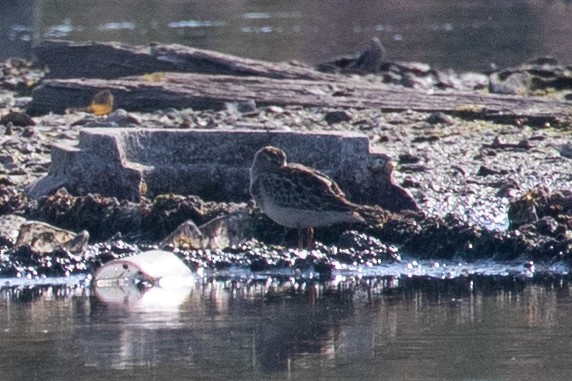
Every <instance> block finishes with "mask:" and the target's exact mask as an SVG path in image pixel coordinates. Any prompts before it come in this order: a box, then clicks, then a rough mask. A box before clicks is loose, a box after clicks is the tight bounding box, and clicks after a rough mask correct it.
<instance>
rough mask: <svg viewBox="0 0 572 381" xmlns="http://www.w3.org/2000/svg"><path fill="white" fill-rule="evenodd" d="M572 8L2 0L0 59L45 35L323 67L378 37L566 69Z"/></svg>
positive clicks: (402, 50) (480, 65)
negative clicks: (548, 60)
mask: <svg viewBox="0 0 572 381" xmlns="http://www.w3.org/2000/svg"><path fill="white" fill-rule="evenodd" d="M570 20H572V3H571V2H570V1H567V0H501V1H481V0H466V1H444V0H441V1H401V0H383V1H382V0H373V1H367V2H366V1H360V2H357V3H356V2H354V1H343V0H327V1H298V0H291V1H261V0H256V1H248V2H242V1H233V0H214V1H200V0H186V1H184V0H147V1H139V0H124V1H111V0H99V1H96V2H94V1H86V0H80V1H77V0H3V1H2V2H0V58H4V57H7V56H10V55H21V56H25V57H29V56H30V47H31V45H32V44H33V43H34V42H35V41H38V40H40V39H43V38H64V39H71V40H76V41H87V40H102V41H109V40H117V41H122V42H129V43H140V44H147V43H149V42H154V41H156V42H162V43H171V42H177V43H183V44H187V45H191V46H195V47H200V48H207V49H213V50H217V51H222V52H227V53H232V54H236V55H239V56H246V57H253V58H261V59H266V60H292V59H298V60H302V61H306V62H310V63H317V62H323V61H326V60H329V59H331V58H332V57H335V56H337V55H340V54H347V53H351V52H355V51H359V50H361V49H364V48H366V47H367V46H368V43H367V41H368V40H369V39H370V38H372V37H373V36H378V37H379V38H380V40H381V41H382V42H383V43H384V44H385V45H386V47H387V48H388V52H389V55H388V58H389V59H391V60H416V61H422V62H428V63H430V64H433V65H436V66H437V67H440V68H449V67H451V68H455V69H476V70H487V69H489V68H490V65H491V64H496V65H498V66H499V67H505V66H511V65H516V64H518V63H520V62H522V61H524V60H527V59H530V58H532V57H536V56H539V55H547V54H550V55H555V56H557V57H559V58H560V59H561V60H562V61H563V62H568V63H572V39H571V38H570V36H571V35H572V22H570Z"/></svg>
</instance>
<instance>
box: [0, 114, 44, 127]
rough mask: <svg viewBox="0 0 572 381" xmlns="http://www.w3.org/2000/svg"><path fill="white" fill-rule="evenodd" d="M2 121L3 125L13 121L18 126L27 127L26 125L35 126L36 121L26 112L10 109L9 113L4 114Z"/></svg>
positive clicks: (0, 121) (0, 120)
mask: <svg viewBox="0 0 572 381" xmlns="http://www.w3.org/2000/svg"><path fill="white" fill-rule="evenodd" d="M0 123H1V124H3V125H7V124H8V123H12V124H13V125H14V126H18V127H26V126H35V125H36V122H34V120H33V119H32V118H31V117H30V116H29V115H28V114H26V113H25V112H17V111H10V112H9V113H8V114H6V115H4V116H3V117H2V119H0Z"/></svg>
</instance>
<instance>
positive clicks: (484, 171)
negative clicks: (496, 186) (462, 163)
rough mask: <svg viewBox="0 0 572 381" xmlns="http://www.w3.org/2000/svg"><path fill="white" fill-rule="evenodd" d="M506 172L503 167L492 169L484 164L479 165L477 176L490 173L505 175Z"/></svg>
mask: <svg viewBox="0 0 572 381" xmlns="http://www.w3.org/2000/svg"><path fill="white" fill-rule="evenodd" d="M507 173H508V171H507V170H505V169H494V168H490V167H488V166H486V165H481V166H480V167H479V170H478V171H477V176H490V175H506V174H507Z"/></svg>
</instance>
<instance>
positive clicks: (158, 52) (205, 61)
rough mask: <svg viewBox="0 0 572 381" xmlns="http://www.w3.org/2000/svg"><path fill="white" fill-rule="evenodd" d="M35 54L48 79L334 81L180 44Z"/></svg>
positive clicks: (98, 45)
mask: <svg viewBox="0 0 572 381" xmlns="http://www.w3.org/2000/svg"><path fill="white" fill-rule="evenodd" d="M34 53H35V55H36V59H37V61H38V63H39V64H40V65H43V66H47V67H49V69H50V71H49V73H48V76H49V77H50V78H103V79H111V78H118V77H126V76H131V75H142V74H147V73H154V72H193V73H202V74H217V75H236V76H261V77H268V78H276V79H295V78H298V79H317V80H327V79H329V78H334V76H333V75H331V74H326V73H321V72H318V71H316V70H314V69H312V68H309V67H307V66H304V65H302V64H294V63H286V62H267V61H260V60H255V59H249V58H242V57H237V56H233V55H229V54H224V53H219V52H214V51H210V50H204V49H195V48H191V47H188V46H184V45H177V44H173V45H158V44H153V45H150V46H133V45H127V44H121V43H118V42H71V41H61V40H45V41H42V42H40V43H39V44H38V45H37V46H36V47H35V48H34Z"/></svg>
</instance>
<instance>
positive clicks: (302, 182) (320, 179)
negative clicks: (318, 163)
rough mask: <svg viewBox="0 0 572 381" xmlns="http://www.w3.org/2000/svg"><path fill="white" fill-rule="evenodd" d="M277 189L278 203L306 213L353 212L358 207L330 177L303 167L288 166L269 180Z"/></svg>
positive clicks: (299, 165)
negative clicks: (327, 211) (306, 211)
mask: <svg viewBox="0 0 572 381" xmlns="http://www.w3.org/2000/svg"><path fill="white" fill-rule="evenodd" d="M267 181H269V182H272V184H269V185H270V186H271V187H272V188H274V189H280V190H281V192H280V196H279V197H277V198H276V203H277V204H279V205H280V206H283V207H296V208H299V209H306V210H331V211H340V212H345V211H351V210H353V209H354V208H355V205H354V204H352V203H351V202H349V201H348V200H347V199H346V197H345V195H344V192H342V190H341V189H340V187H339V186H338V185H337V184H336V183H335V182H334V180H332V179H331V178H330V177H328V176H327V175H325V174H324V173H322V172H320V171H317V170H315V169H312V168H309V167H306V166H303V165H301V164H289V165H288V166H285V167H282V168H280V172H279V173H275V174H273V175H272V176H269V177H268V178H267Z"/></svg>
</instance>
